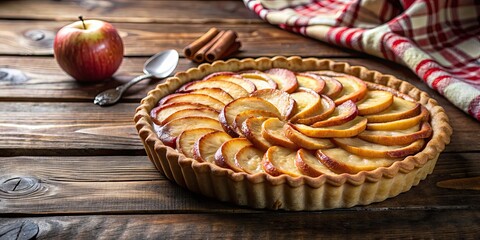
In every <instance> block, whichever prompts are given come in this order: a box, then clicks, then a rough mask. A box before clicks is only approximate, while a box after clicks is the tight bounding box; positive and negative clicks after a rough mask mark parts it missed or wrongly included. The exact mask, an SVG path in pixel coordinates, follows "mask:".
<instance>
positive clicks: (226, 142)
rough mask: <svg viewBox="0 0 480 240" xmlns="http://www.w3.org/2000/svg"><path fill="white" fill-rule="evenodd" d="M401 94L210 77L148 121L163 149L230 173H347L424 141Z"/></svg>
mask: <svg viewBox="0 0 480 240" xmlns="http://www.w3.org/2000/svg"><path fill="white" fill-rule="evenodd" d="M402 96H403V95H402V94H399V93H398V92H396V91H395V90H393V89H389V88H387V87H384V86H381V87H380V86H379V85H376V84H371V83H367V82H364V81H363V80H361V79H359V78H357V77H355V76H351V75H347V74H343V73H337V72H333V71H310V72H293V71H290V70H288V69H282V68H273V69H270V70H266V71H258V70H248V71H243V72H238V73H237V72H218V73H213V74H210V75H208V76H206V77H204V78H203V79H199V80H197V81H193V82H190V83H187V84H185V85H184V86H182V87H181V88H180V89H179V90H178V91H177V92H176V93H173V94H170V95H167V96H165V97H163V98H162V99H160V101H159V104H158V106H157V107H156V108H154V109H153V110H152V111H151V117H152V121H153V123H154V125H155V129H156V130H157V134H158V136H159V139H160V140H161V141H162V142H163V143H164V144H165V145H166V146H169V147H173V148H175V149H176V150H177V151H178V152H180V153H182V154H184V155H185V156H186V157H189V158H193V159H195V160H197V161H199V162H207V163H209V164H215V165H217V166H218V167H221V168H226V169H230V170H232V171H234V172H246V173H247V174H257V173H267V174H270V175H272V176H279V175H283V174H286V175H290V176H292V177H297V176H302V175H305V176H310V177H318V176H321V175H337V174H342V173H349V174H355V173H358V172H361V171H370V170H374V169H376V168H379V167H387V166H390V165H391V164H393V163H394V162H396V161H401V160H403V159H404V158H405V157H407V156H410V155H414V154H416V153H417V152H419V151H421V150H422V149H423V148H424V146H425V144H426V142H427V141H428V138H430V137H431V135H432V127H431V126H430V124H429V112H428V110H427V109H426V108H425V107H423V106H422V105H421V104H419V103H416V102H414V101H413V100H412V99H409V98H407V97H402Z"/></svg>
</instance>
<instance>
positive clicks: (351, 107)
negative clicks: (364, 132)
mask: <svg viewBox="0 0 480 240" xmlns="http://www.w3.org/2000/svg"><path fill="white" fill-rule="evenodd" d="M357 113H358V111H357V105H356V104H355V103H354V102H353V101H352V100H348V101H346V102H343V103H342V104H340V105H338V106H337V107H336V108H335V110H334V111H333V113H332V115H330V117H329V118H327V119H325V120H323V121H319V122H316V123H314V124H312V125H311V126H312V127H328V126H335V125H341V124H344V123H346V122H349V121H352V120H353V119H354V118H355V117H357Z"/></svg>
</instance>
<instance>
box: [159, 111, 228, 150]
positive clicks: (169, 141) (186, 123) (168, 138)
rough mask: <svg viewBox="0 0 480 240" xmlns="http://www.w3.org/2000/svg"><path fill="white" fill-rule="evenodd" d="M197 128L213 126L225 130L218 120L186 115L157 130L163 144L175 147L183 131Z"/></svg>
mask: <svg viewBox="0 0 480 240" xmlns="http://www.w3.org/2000/svg"><path fill="white" fill-rule="evenodd" d="M195 128H213V129H215V130H218V131H223V128H222V125H221V124H220V123H219V122H218V120H215V119H211V118H208V117H184V118H178V119H175V120H172V121H170V122H169V123H167V124H165V125H163V126H162V127H160V128H159V129H158V130H157V134H158V138H159V139H160V140H161V141H162V142H163V144H165V145H167V146H170V147H175V141H176V139H177V137H178V135H180V134H181V133H182V132H183V131H185V130H188V129H195Z"/></svg>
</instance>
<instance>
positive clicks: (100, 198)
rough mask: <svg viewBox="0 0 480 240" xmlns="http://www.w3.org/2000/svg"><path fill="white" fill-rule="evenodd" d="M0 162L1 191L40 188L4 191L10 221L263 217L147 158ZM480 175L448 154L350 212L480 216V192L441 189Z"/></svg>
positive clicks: (1, 203) (2, 203)
mask: <svg viewBox="0 0 480 240" xmlns="http://www.w3.org/2000/svg"><path fill="white" fill-rule="evenodd" d="M0 161H1V162H2V163H3V164H2V165H0V185H1V184H2V183H4V182H5V181H6V180H8V179H12V178H16V177H23V178H30V179H33V180H35V182H36V184H35V186H33V187H31V189H24V191H20V192H16V193H15V192H6V191H0V213H4V214H9V215H12V214H53V215H58V214H73V213H75V214H98V213H117V214H122V213H142V212H145V211H146V212H149V213H186V212H189V213H200V212H223V213H228V212H232V211H234V212H256V211H257V210H254V209H249V208H244V207H238V206H234V205H232V204H229V203H222V202H219V201H216V200H211V199H208V198H206V197H203V196H200V195H197V194H194V193H191V192H189V191H188V190H186V189H183V188H181V187H179V186H177V185H175V184H173V183H171V182H170V181H169V180H167V179H166V178H165V177H163V176H161V175H159V174H158V173H157V172H156V171H155V169H154V166H153V165H152V164H151V163H150V161H149V160H148V159H147V158H146V157H138V156H137V157H130V156H105V157H73V156H72V157H9V158H0ZM478 175H480V163H479V162H478V161H477V154H475V153H444V154H442V155H440V159H439V160H438V163H437V166H436V168H435V170H434V172H433V174H432V175H429V176H428V177H427V179H426V180H424V181H422V182H420V184H419V185H418V186H416V187H413V188H412V189H411V190H410V191H408V192H406V193H403V194H400V195H399V196H397V197H394V198H391V199H388V200H386V201H383V202H380V203H375V204H371V205H368V206H357V207H353V208H350V209H348V211H353V212H355V211H386V210H391V211H398V210H430V209H438V210H453V209H460V210H461V209H471V210H473V211H478V210H480V202H478V198H479V196H480V195H479V194H480V192H479V191H471V190H452V189H445V188H440V187H437V186H436V183H437V182H439V181H444V180H448V179H453V178H463V177H469V176H478ZM0 187H1V186H0ZM27 190H28V191H27ZM458 199H462V200H461V201H458ZM356 216H357V214H356Z"/></svg>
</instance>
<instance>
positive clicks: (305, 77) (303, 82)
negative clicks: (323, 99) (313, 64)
mask: <svg viewBox="0 0 480 240" xmlns="http://www.w3.org/2000/svg"><path fill="white" fill-rule="evenodd" d="M296 77H297V81H298V86H299V87H305V88H308V89H312V90H313V91H315V92H316V93H318V94H320V93H321V92H322V91H323V88H324V87H325V81H324V80H323V78H322V77H320V76H318V75H316V74H313V73H297V74H296Z"/></svg>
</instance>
